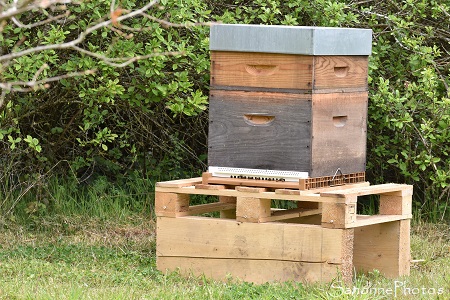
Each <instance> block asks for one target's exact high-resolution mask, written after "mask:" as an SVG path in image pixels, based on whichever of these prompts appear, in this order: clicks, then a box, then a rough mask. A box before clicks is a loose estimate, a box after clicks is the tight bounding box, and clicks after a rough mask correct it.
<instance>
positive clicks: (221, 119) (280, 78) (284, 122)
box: [208, 24, 372, 177]
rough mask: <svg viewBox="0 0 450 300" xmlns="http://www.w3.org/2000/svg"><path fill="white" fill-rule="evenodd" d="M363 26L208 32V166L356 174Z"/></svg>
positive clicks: (365, 43)
mask: <svg viewBox="0 0 450 300" xmlns="http://www.w3.org/2000/svg"><path fill="white" fill-rule="evenodd" d="M371 39H372V31H371V30H370V29H347V28H324V27H298V26H268V25H229V24H223V25H222V24H219V25H214V26H212V27H211V36H210V50H211V89H210V104H209V122H210V123H209V138H208V147H209V149H208V165H209V166H220V167H236V168H252V169H269V170H290V171H301V172H308V174H309V177H320V176H332V175H333V174H335V173H336V171H337V170H338V169H340V171H341V172H342V173H344V174H349V173H357V172H364V171H365V165H366V127H367V125H366V124H367V103H368V92H367V90H368V84H367V71H368V56H369V55H370V53H371Z"/></svg>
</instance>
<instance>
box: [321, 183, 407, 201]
mask: <svg viewBox="0 0 450 300" xmlns="http://www.w3.org/2000/svg"><path fill="white" fill-rule="evenodd" d="M412 188H413V187H412V185H407V184H397V183H385V184H377V185H371V186H367V187H358V188H351V189H341V190H334V191H325V192H321V193H320V196H322V197H328V196H332V197H341V198H344V197H348V195H354V196H365V195H378V194H386V195H392V193H395V192H400V191H407V195H409V194H410V193H409V191H411V192H412ZM411 195H412V194H411Z"/></svg>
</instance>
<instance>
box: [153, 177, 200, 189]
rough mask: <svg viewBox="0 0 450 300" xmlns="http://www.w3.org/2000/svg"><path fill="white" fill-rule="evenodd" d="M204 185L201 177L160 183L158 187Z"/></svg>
mask: <svg viewBox="0 0 450 300" xmlns="http://www.w3.org/2000/svg"><path fill="white" fill-rule="evenodd" d="M200 183H202V178H201V177H195V178H188V179H178V180H170V181H160V182H157V183H156V186H157V187H185V186H192V185H195V184H200Z"/></svg>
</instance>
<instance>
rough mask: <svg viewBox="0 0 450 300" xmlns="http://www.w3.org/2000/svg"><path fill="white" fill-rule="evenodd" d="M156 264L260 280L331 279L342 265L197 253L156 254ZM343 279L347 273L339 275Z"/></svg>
mask: <svg viewBox="0 0 450 300" xmlns="http://www.w3.org/2000/svg"><path fill="white" fill-rule="evenodd" d="M156 266H157V268H158V270H160V271H162V272H167V271H179V272H180V274H181V275H182V276H192V275H194V276H206V277H207V278H211V279H214V280H218V281H224V282H229V281H230V279H233V280H238V281H245V282H252V283H255V284H264V283H266V282H287V281H297V282H303V283H315V282H323V283H325V282H331V281H333V280H334V279H336V278H337V277H338V276H340V275H339V274H342V273H344V272H343V271H342V269H343V266H342V265H335V264H329V263H326V262H324V263H308V262H297V261H280V260H248V259H236V258H235V259H223V258H198V257H165V256H158V257H157V258H156ZM340 279H341V280H342V279H344V280H343V281H345V282H350V281H351V276H350V277H348V276H347V277H344V276H341V277H340Z"/></svg>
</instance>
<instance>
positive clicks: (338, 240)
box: [157, 217, 347, 264]
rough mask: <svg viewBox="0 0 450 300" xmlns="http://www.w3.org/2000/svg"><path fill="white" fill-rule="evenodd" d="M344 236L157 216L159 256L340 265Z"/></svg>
mask: <svg viewBox="0 0 450 300" xmlns="http://www.w3.org/2000/svg"><path fill="white" fill-rule="evenodd" d="M346 233H347V231H346V230H341V229H327V228H322V227H321V226H318V225H302V224H287V223H260V224H256V223H240V222H236V221H234V220H229V219H217V218H202V217H182V218H165V217H158V218H157V254H158V255H159V256H179V257H199V258H206V257H207V258H227V259H231V258H238V259H239V258H245V259H261V260H286V261H302V262H332V263H335V264H341V263H342V262H343V258H342V255H343V254H342V251H343V250H342V247H343V245H344V244H345V245H346V240H345V237H346Z"/></svg>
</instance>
